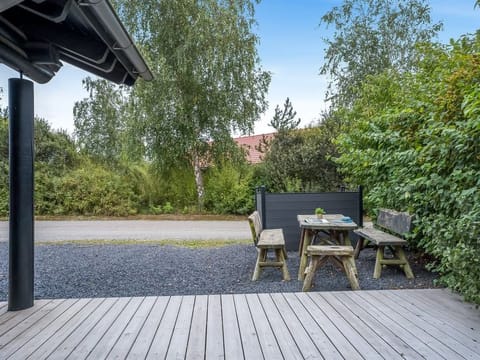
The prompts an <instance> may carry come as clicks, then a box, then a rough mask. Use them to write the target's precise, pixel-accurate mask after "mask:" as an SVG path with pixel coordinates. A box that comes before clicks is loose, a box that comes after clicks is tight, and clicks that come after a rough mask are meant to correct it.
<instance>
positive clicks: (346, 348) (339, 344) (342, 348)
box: [297, 293, 363, 360]
mask: <svg viewBox="0 0 480 360" xmlns="http://www.w3.org/2000/svg"><path fill="white" fill-rule="evenodd" d="M297 296H298V298H299V300H300V301H301V302H302V303H303V304H304V305H305V308H306V309H307V311H308V312H309V313H310V316H312V318H314V319H315V321H316V322H317V324H318V325H319V326H320V328H321V329H322V330H323V331H324V332H325V333H326V334H327V336H328V337H329V339H330V341H331V342H332V343H333V344H334V345H335V347H336V348H337V349H338V351H339V352H340V353H341V354H342V356H343V357H344V358H345V359H358V360H360V359H363V357H362V356H361V355H360V353H359V352H358V351H357V350H356V349H355V348H354V347H353V345H352V344H351V343H350V342H349V341H348V339H347V338H345V336H343V334H342V333H341V332H340V331H339V330H338V328H337V327H336V326H335V324H334V323H332V322H331V321H330V319H329V318H328V316H326V314H325V313H324V312H323V311H322V308H324V307H325V306H326V301H325V300H323V301H322V300H321V299H320V298H316V299H315V301H314V300H312V298H311V297H309V296H308V295H307V294H306V293H303V294H297Z"/></svg>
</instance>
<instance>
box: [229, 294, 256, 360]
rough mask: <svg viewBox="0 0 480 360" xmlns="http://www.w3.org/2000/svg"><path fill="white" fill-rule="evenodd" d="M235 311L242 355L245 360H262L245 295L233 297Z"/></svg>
mask: <svg viewBox="0 0 480 360" xmlns="http://www.w3.org/2000/svg"><path fill="white" fill-rule="evenodd" d="M233 300H234V303H235V309H236V311H237V320H238V328H239V330H240V337H241V340H242V348H243V355H244V356H245V359H252V360H256V359H262V358H263V354H262V349H261V348H260V343H259V342H258V336H257V330H256V329H255V324H254V323H253V319H252V315H251V313H250V308H249V307H248V303H247V299H246V297H245V295H234V297H233Z"/></svg>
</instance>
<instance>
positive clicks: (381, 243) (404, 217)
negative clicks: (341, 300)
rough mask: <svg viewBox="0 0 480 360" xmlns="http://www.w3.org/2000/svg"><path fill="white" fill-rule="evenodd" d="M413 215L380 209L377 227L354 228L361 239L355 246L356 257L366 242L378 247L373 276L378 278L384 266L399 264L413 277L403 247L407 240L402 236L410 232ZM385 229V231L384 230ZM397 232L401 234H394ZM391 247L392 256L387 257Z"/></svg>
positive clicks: (406, 273) (409, 277) (406, 274)
mask: <svg viewBox="0 0 480 360" xmlns="http://www.w3.org/2000/svg"><path fill="white" fill-rule="evenodd" d="M412 219H413V217H412V216H411V215H409V214H408V213H405V212H398V211H395V210H390V209H380V210H379V213H378V218H377V223H376V225H377V227H379V228H380V229H378V228H374V227H372V226H368V227H364V228H361V229H357V230H354V231H355V233H356V234H357V235H359V236H360V237H359V239H358V242H357V246H356V247H355V254H354V257H355V259H357V258H358V256H359V255H360V251H362V249H363V248H364V247H365V242H371V243H373V244H375V246H376V247H377V258H376V261H375V270H374V272H373V278H374V279H378V278H379V277H380V275H381V272H382V266H386V265H399V266H400V267H401V268H402V270H403V271H404V272H405V276H406V277H407V278H408V279H412V278H413V277H414V276H413V272H412V269H411V267H410V264H409V263H408V260H407V257H406V256H405V251H404V250H403V247H404V246H406V245H407V241H406V240H405V239H403V238H402V237H400V236H404V235H405V234H407V233H408V232H410V230H411V227H412ZM382 229H385V231H382ZM391 233H393V234H397V235H399V236H395V235H392V234H391ZM387 248H388V249H390V252H391V255H392V256H391V257H385V249H387Z"/></svg>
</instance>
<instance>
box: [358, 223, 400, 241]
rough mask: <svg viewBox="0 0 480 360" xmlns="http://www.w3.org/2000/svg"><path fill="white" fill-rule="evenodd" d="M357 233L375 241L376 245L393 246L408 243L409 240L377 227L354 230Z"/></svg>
mask: <svg viewBox="0 0 480 360" xmlns="http://www.w3.org/2000/svg"><path fill="white" fill-rule="evenodd" d="M354 232H355V233H356V234H357V235H360V236H361V237H363V238H365V239H367V240H369V241H371V242H373V243H375V245H384V246H387V245H391V246H398V245H401V246H403V245H406V244H407V241H406V240H405V239H402V238H399V237H397V236H395V235H392V234H389V233H386V232H383V231H381V230H378V229H375V228H373V227H372V228H362V229H357V230H354Z"/></svg>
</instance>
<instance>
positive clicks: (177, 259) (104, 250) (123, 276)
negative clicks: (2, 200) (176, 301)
mask: <svg viewBox="0 0 480 360" xmlns="http://www.w3.org/2000/svg"><path fill="white" fill-rule="evenodd" d="M256 254H257V251H256V249H255V247H254V246H253V245H229V246H224V247H217V248H196V249H191V248H183V247H175V246H160V245H78V244H76V245H71V244H68V245H54V244H53V245H41V246H36V248H35V298H37V299H52V298H80V297H118V296H149V295H157V296H159V295H202V294H231V293H265V292H297V291H301V289H302V283H301V282H300V281H298V280H296V278H297V271H298V266H299V256H298V252H295V251H292V252H288V269H289V271H290V275H291V277H292V280H291V281H282V280H281V273H280V271H279V270H277V269H272V268H267V269H265V270H264V271H263V272H262V274H261V276H260V279H259V280H258V281H255V282H253V281H251V276H252V272H253V267H254V264H255V259H256ZM0 259H2V260H1V262H0V301H5V300H6V299H7V289H8V264H7V259H8V244H7V243H0ZM356 264H357V269H358V273H359V279H360V287H361V288H362V289H364V290H367V289H368V290H370V289H407V288H432V287H435V285H434V280H435V279H436V275H435V274H432V273H431V272H429V271H427V270H425V268H424V265H425V264H424V261H423V259H419V258H415V257H413V256H411V255H410V264H411V266H412V269H413V273H414V274H415V279H412V280H408V279H406V278H405V276H404V275H403V272H401V271H400V270H399V269H398V267H387V268H386V269H384V270H383V271H382V277H381V278H380V279H378V280H374V279H373V278H372V275H373V268H374V264H375V253H374V251H373V250H372V249H365V250H364V251H362V253H361V255H360V258H359V259H358V260H357V261H356ZM348 289H350V286H349V283H348V280H347V279H346V277H345V276H344V275H343V273H341V272H339V271H338V270H337V269H336V268H335V267H333V266H330V265H327V266H325V267H323V268H321V269H319V270H318V271H317V274H316V279H315V286H314V290H316V291H334V290H348Z"/></svg>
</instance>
